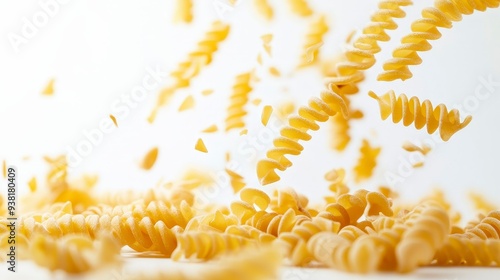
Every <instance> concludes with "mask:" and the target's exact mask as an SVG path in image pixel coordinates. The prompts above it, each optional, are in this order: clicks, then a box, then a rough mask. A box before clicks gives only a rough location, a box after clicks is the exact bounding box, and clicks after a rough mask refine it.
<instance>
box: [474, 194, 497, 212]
mask: <svg viewBox="0 0 500 280" xmlns="http://www.w3.org/2000/svg"><path fill="white" fill-rule="evenodd" d="M469 200H470V201H471V202H472V204H473V205H474V208H475V209H476V210H479V211H481V212H483V213H488V212H491V211H493V210H495V209H500V205H495V204H493V203H491V202H490V201H489V200H488V199H487V198H486V197H485V196H482V195H480V194H479V193H476V192H470V193H469Z"/></svg>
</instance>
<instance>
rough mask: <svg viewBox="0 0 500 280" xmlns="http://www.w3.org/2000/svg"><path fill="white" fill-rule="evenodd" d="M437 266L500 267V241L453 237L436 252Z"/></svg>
mask: <svg viewBox="0 0 500 280" xmlns="http://www.w3.org/2000/svg"><path fill="white" fill-rule="evenodd" d="M434 258H435V260H436V265H441V266H448V265H457V266H458V265H460V266H463V265H466V266H497V267H500V240H493V239H486V240H481V239H469V238H466V237H460V236H456V235H452V236H450V237H449V239H448V240H447V242H446V243H445V244H444V246H443V247H442V248H441V249H439V250H438V251H437V252H436V255H435V257H434Z"/></svg>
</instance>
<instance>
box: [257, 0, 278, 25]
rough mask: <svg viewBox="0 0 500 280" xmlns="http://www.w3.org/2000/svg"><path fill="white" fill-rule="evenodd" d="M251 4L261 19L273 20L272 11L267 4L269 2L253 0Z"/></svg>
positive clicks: (267, 0)
mask: <svg viewBox="0 0 500 280" xmlns="http://www.w3.org/2000/svg"><path fill="white" fill-rule="evenodd" d="M253 2H254V5H255V7H256V8H257V11H258V12H259V14H260V15H261V16H262V17H264V18H265V19H266V20H271V19H273V16H274V11H273V8H272V7H271V5H270V3H269V0H253Z"/></svg>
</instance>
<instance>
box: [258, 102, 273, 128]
mask: <svg viewBox="0 0 500 280" xmlns="http://www.w3.org/2000/svg"><path fill="white" fill-rule="evenodd" d="M272 113H273V107H271V106H269V105H266V106H264V108H263V109H262V116H261V121H262V124H263V125H264V126H267V123H268V122H269V118H270V117H271V114H272Z"/></svg>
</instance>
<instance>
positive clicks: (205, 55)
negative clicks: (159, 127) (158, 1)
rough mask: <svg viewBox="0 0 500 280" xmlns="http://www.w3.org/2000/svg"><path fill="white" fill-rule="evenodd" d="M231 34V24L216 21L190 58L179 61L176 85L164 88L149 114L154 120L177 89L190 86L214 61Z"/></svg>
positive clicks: (150, 119) (150, 118) (173, 75)
mask: <svg viewBox="0 0 500 280" xmlns="http://www.w3.org/2000/svg"><path fill="white" fill-rule="evenodd" d="M228 34H229V25H228V24H225V23H222V22H220V21H216V22H214V23H213V24H212V27H211V29H210V31H208V32H207V33H206V34H205V37H204V38H203V39H202V40H201V41H200V42H198V45H197V46H196V49H195V50H194V51H192V52H191V53H189V55H188V58H187V59H186V60H185V61H183V62H181V63H179V65H178V66H177V69H176V70H174V71H173V72H172V73H171V76H172V78H173V79H174V80H175V81H174V85H173V86H171V87H168V88H165V89H163V90H162V91H161V92H160V94H159V95H158V99H157V101H156V106H155V108H154V109H153V112H151V115H150V116H149V121H150V122H152V121H153V120H154V119H155V118H156V114H157V111H158V110H159V108H160V107H162V106H164V105H165V104H166V102H167V101H168V99H169V97H170V96H171V95H172V94H173V93H174V92H175V90H176V89H179V88H184V87H188V86H189V84H190V81H191V79H192V78H194V77H196V76H197V75H198V74H199V73H200V70H201V68H203V67H205V66H207V65H209V64H210V63H211V62H212V57H213V55H214V54H215V52H216V51H217V50H218V48H219V44H220V43H221V42H222V41H224V40H225V39H226V37H227V35H228Z"/></svg>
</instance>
